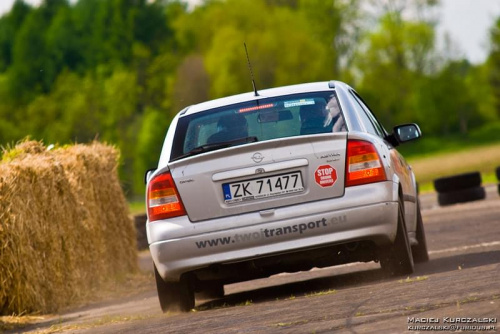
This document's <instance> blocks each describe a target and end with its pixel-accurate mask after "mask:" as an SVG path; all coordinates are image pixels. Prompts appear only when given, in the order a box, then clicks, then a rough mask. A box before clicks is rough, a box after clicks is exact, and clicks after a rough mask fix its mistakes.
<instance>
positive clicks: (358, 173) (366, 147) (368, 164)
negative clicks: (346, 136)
mask: <svg viewBox="0 0 500 334" xmlns="http://www.w3.org/2000/svg"><path fill="white" fill-rule="evenodd" d="M385 180H387V178H386V176H385V170H384V167H383V165H382V161H380V156H379V155H378V152H377V149H376V148H375V146H374V145H373V144H372V143H370V142H367V141H362V140H349V141H348V142H347V162H346V187H349V186H357V185H361V184H366V183H373V182H380V181H385Z"/></svg>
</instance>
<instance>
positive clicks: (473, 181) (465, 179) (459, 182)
mask: <svg viewBox="0 0 500 334" xmlns="http://www.w3.org/2000/svg"><path fill="white" fill-rule="evenodd" d="M479 186H481V174H480V173H479V172H472V173H465V174H458V175H453V176H447V177H441V178H439V179H436V180H434V189H436V191H437V192H438V193H448V192H452V191H457V190H463V189H468V188H474V187H479Z"/></svg>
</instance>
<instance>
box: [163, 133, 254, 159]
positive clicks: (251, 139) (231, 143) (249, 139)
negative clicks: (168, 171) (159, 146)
mask: <svg viewBox="0 0 500 334" xmlns="http://www.w3.org/2000/svg"><path fill="white" fill-rule="evenodd" d="M257 141H259V140H258V139H257V137H255V136H251V137H243V138H237V139H233V140H228V141H223V142H219V143H213V144H205V145H201V146H198V147H195V148H193V149H192V150H191V151H189V152H187V153H184V154H182V155H180V156H178V157H177V158H175V159H172V161H175V160H179V159H183V158H187V157H190V156H193V155H197V154H200V153H205V152H210V151H215V150H219V149H221V148H226V147H230V146H234V145H237V144H246V143H255V142H257Z"/></svg>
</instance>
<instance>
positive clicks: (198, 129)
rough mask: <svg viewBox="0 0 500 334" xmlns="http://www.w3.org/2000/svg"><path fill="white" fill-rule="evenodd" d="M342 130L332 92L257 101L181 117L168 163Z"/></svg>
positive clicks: (336, 102) (335, 99)
mask: <svg viewBox="0 0 500 334" xmlns="http://www.w3.org/2000/svg"><path fill="white" fill-rule="evenodd" d="M345 130H346V126H345V122H344V117H343V115H342V113H341V110H340V107H339V104H338V101H337V98H336V96H335V93H334V92H332V91H328V92H315V93H307V94H294V95H287V96H280V97H276V98H268V99H260V100H258V101H250V102H245V103H239V104H234V105H230V106H225V107H221V108H216V109H211V110H207V111H203V112H198V113H195V114H192V115H187V116H184V117H181V118H180V119H179V123H178V126H177V129H176V133H175V138H174V143H173V147H172V156H171V160H176V159H179V158H181V157H184V156H189V155H195V154H199V153H203V152H206V151H212V150H216V149H220V148H225V147H229V146H234V145H242V144H245V143H251V142H257V141H266V140H273V139H279V138H287V137H293V136H301V135H313V134H320V133H331V132H339V131H345Z"/></svg>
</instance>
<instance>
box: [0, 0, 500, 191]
mask: <svg viewBox="0 0 500 334" xmlns="http://www.w3.org/2000/svg"><path fill="white" fill-rule="evenodd" d="M437 4H438V0H329V1H325V0H225V1H224V0H218V1H217V0H208V1H205V2H202V3H201V4H200V5H198V6H196V7H194V8H192V9H190V8H189V7H188V5H187V4H186V3H183V2H181V1H177V0H156V1H146V0H77V1H72V2H69V1H67V0H44V1H42V3H41V5H40V6H38V7H31V6H30V5H28V4H26V3H24V2H23V1H22V0H17V1H16V2H15V3H14V5H13V7H12V9H11V11H10V12H8V13H6V14H5V15H3V16H2V17H0V145H1V146H3V147H9V146H12V145H13V144H14V143H15V142H17V141H19V140H22V139H23V138H26V137H27V136H29V137H30V138H31V139H36V140H42V141H43V142H44V143H45V144H46V145H50V144H56V145H64V144H70V143H75V142H76V143H86V142H89V141H92V140H94V139H98V140H100V141H104V142H107V143H111V144H114V145H116V146H117V147H118V148H119V149H120V150H121V162H122V163H121V168H120V177H121V180H122V184H123V187H124V189H125V190H126V194H127V196H128V197H129V198H130V199H132V198H137V197H140V196H142V194H143V193H144V183H143V175H144V172H145V171H146V170H147V169H148V168H154V167H155V166H156V165H157V163H158V157H159V153H160V150H161V146H162V144H163V140H164V136H165V133H166V130H167V128H168V126H169V123H170V121H171V119H172V118H173V117H174V116H175V114H177V113H178V112H179V111H180V110H181V109H182V108H184V107H185V106H188V105H190V104H193V103H197V102H201V101H204V100H207V99H212V98H217V97H222V96H225V95H229V94H236V93H242V92H248V91H251V89H252V85H251V81H250V75H249V72H248V67H247V61H246V56H245V49H244V47H243V43H244V42H245V43H246V44H247V46H248V49H249V53H250V57H251V61H252V66H253V71H254V74H255V80H256V84H257V87H258V88H259V89H263V88H270V87H275V86H281V85H289V84H296V83H302V82H311V81H320V80H330V79H338V80H343V81H345V82H347V83H349V84H350V85H351V86H353V87H354V88H355V89H356V90H358V92H359V93H360V94H361V96H363V97H364V98H365V100H366V102H367V103H368V105H370V107H371V108H372V110H373V111H374V113H375V114H376V115H377V117H378V118H379V120H380V121H381V122H382V123H383V124H384V126H385V127H386V128H387V129H388V130H390V129H391V128H392V127H393V126H394V125H396V124H399V123H408V122H416V123H418V124H419V125H420V127H421V129H422V132H423V133H424V135H425V137H427V138H426V139H425V140H423V141H421V142H419V143H416V144H414V145H411V146H410V145H409V146H408V147H407V148H405V150H406V152H405V153H407V154H410V155H411V154H426V153H428V152H432V151H435V150H439V149H443V148H446V147H457V145H458V146H467V145H472V144H474V145H475V144H481V143H489V142H492V141H500V135H499V133H500V17H499V18H498V19H497V20H496V21H495V23H494V25H493V26H492V27H491V29H490V32H489V37H488V40H489V51H488V56H487V59H486V60H485V61H484V62H483V63H481V64H471V63H470V62H469V61H468V60H467V59H465V58H463V57H462V56H460V52H457V51H456V48H455V47H454V45H453V42H452V41H450V40H446V39H445V43H443V45H438V44H439V43H438V42H437V40H438V38H437V37H438V36H437V35H436V26H437V24H438V20H439V17H438V15H437V14H436V13H437V11H436V6H437Z"/></svg>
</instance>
